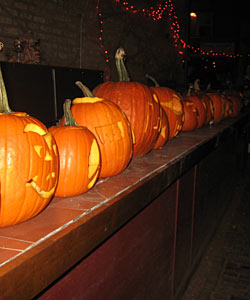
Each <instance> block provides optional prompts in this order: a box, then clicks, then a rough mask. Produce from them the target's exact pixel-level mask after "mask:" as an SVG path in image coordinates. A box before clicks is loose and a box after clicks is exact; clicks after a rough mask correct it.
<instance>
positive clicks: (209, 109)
mask: <svg viewBox="0 0 250 300" xmlns="http://www.w3.org/2000/svg"><path fill="white" fill-rule="evenodd" d="M188 93H190V95H191V96H197V97H199V98H200V100H201V101H202V103H203V104H204V105H205V106H206V118H205V121H204V125H207V124H211V123H212V122H213V117H214V106H213V102H212V100H211V99H210V97H209V96H208V95H207V94H206V93H205V92H204V91H202V90H201V89H200V80H199V79H196V80H195V81H194V84H190V86H189V90H188ZM200 122H201V121H200Z"/></svg>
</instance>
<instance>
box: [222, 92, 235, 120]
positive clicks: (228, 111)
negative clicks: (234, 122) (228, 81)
mask: <svg viewBox="0 0 250 300" xmlns="http://www.w3.org/2000/svg"><path fill="white" fill-rule="evenodd" d="M222 101H223V102H224V115H223V118H227V117H230V116H231V115H232V113H233V102H232V101H231V99H229V98H226V97H225V96H222Z"/></svg>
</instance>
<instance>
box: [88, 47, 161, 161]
mask: <svg viewBox="0 0 250 300" xmlns="http://www.w3.org/2000/svg"><path fill="white" fill-rule="evenodd" d="M124 56H125V52H124V50H123V49H121V48H119V49H118V50H117V51H116V57H115V58H116V66H117V71H118V75H119V81H118V82H112V81H107V82H104V83H101V84H100V85H98V86H97V87H96V88H95V89H94V90H93V93H94V95H95V96H97V97H101V98H106V99H109V100H111V101H113V102H114V103H116V104H117V105H118V106H119V107H120V108H121V109H122V111H123V112H124V113H125V114H126V116H127V118H128V120H129V122H130V124H131V127H132V130H133V133H134V137H135V144H134V153H133V157H141V156H143V155H145V154H146V153H148V152H149V151H151V150H152V149H153V147H154V145H155V143H156V140H157V138H158V135H159V126H160V123H161V120H160V104H159V100H158V97H157V96H156V95H155V94H153V95H152V93H151V90H150V89H149V87H148V86H146V85H145V84H142V83H140V82H135V81H130V78H129V76H128V73H127V70H126V67H125V64H124Z"/></svg>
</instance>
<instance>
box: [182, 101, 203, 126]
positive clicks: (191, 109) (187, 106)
mask: <svg viewBox="0 0 250 300" xmlns="http://www.w3.org/2000/svg"><path fill="white" fill-rule="evenodd" d="M183 106H184V122H183V126H182V131H192V130H195V129H196V128H197V126H198V122H199V114H198V110H197V108H196V106H195V105H194V103H193V102H192V101H190V100H188V99H185V100H183Z"/></svg>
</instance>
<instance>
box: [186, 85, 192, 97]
mask: <svg viewBox="0 0 250 300" xmlns="http://www.w3.org/2000/svg"><path fill="white" fill-rule="evenodd" d="M193 89H194V86H193V84H192V83H190V84H189V86H188V90H187V95H186V97H190V96H191V95H192V93H191V91H192V90H193Z"/></svg>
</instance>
